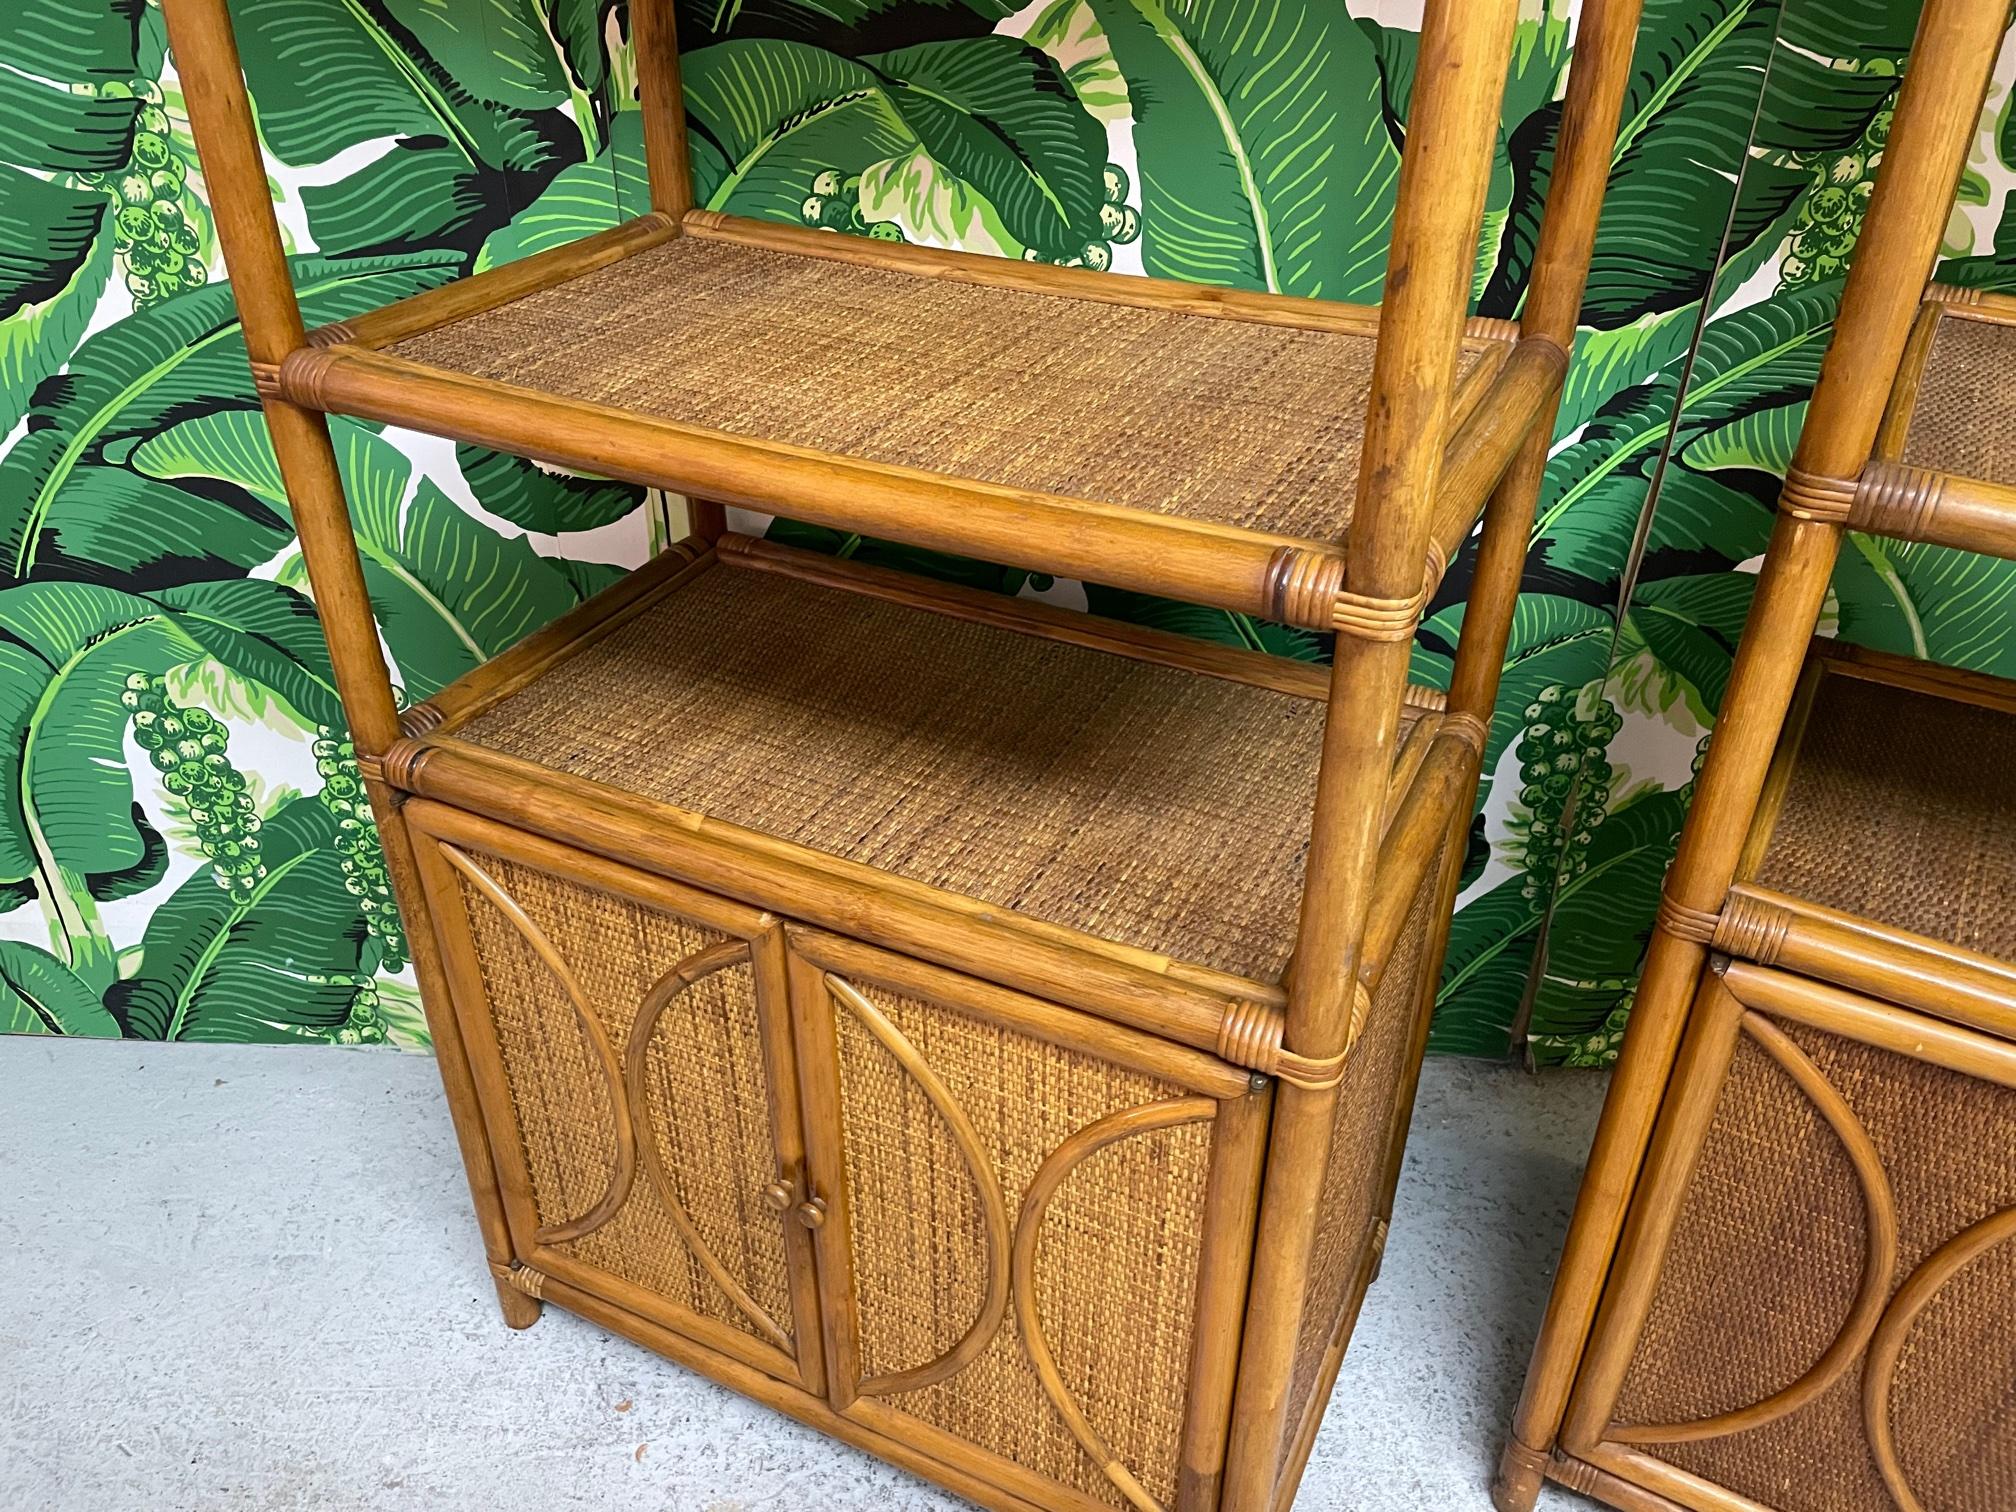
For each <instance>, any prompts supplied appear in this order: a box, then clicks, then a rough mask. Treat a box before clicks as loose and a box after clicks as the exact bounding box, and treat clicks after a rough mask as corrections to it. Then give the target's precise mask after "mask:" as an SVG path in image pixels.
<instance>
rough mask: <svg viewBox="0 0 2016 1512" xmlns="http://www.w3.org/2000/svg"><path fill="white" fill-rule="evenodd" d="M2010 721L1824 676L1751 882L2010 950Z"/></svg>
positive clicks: (2013, 725)
mask: <svg viewBox="0 0 2016 1512" xmlns="http://www.w3.org/2000/svg"><path fill="white" fill-rule="evenodd" d="M2012 773H2016V720H2012V719H2011V718H2010V717H2009V716H2008V715H2007V714H2004V713H1999V712H1996V711H1994V710H1991V709H1983V708H1978V707H1975V706H1973V705H1970V704H1963V703H1958V702H1955V701H1953V700H1951V699H1945V698H1940V697H1936V696H1934V695H1932V694H1929V693H1921V692H1916V691H1913V690H1910V689H1903V688H1894V687H1889V686H1886V685H1884V684H1880V683H1876V682H1871V681H1869V680H1867V679H1865V678H1859V677H1851V676H1847V675H1845V674H1835V675H1829V676H1826V677H1823V678H1822V679H1821V682H1820V687H1819V690H1818V692H1817V694H1816V695H1815V698H1814V702H1813V709H1812V713H1811V715H1810V717H1809V718H1808V720H1807V724H1806V733H1805V737H1804V739H1803V740H1802V741H1801V742H1800V746H1799V756H1798V763H1797V766H1796V767H1795V768H1794V770H1793V774H1792V780H1791V784H1790V786H1789V787H1788V789H1787V791H1786V796H1785V805H1784V809H1783V812H1782V814H1781V815H1780V818H1779V820H1778V825H1777V828H1776V830H1775V831H1774V832H1773V834H1772V836H1771V843H1770V847H1769V850H1768V851H1767V853H1766V855H1765V857H1764V861H1763V863H1762V865H1761V867H1760V868H1759V871H1758V880H1759V881H1760V882H1761V883H1763V884H1764V885H1765V886H1767V887H1773V888H1777V889H1779V890H1781V891H1783V892H1787V893H1791V894H1793V895H1794V896H1797V897H1801V898H1806V899H1809V900H1811V901H1813V902H1815V903H1821V904H1824V905H1826V906H1828V907H1830V908H1839V909H1844V910H1846V911H1847V912H1849V913H1854V914H1859V915H1861V916H1863V917H1865V918H1869V919H1873V920H1875V921H1876V922H1878V923H1880V924H1888V925H1891V926H1893V927H1895V928H1899V929H1908V930H1912V931H1914V932H1916V933H1918V934H1922V935H1927V936H1930V937H1931V938H1933V939H1938V940H1945V941H1947V942H1949V943H1951V944H1954V945H1960V946H1964V947H1966V948H1968V949H1970V950H1979V951H1984V952H1986V953H1988V954H1990V955H1995V956H2000V957H2003V958H2004V959H2010V958H2016V906H2012V904H2011V900H2012V899H2016V781H2011V774H2012Z"/></svg>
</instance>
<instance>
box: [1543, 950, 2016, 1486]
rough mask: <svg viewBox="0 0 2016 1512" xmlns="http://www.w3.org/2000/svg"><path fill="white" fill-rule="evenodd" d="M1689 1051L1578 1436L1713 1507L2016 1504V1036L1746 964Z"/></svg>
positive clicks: (1610, 1295) (1625, 1257) (1633, 1472)
mask: <svg viewBox="0 0 2016 1512" xmlns="http://www.w3.org/2000/svg"><path fill="white" fill-rule="evenodd" d="M1685 1054H1686V1056H1687V1057H1688V1060H1687V1063H1686V1065H1685V1067H1684V1068H1683V1071H1682V1072H1681V1073H1678V1074H1676V1077H1675V1083H1674V1085H1675V1088H1676V1090H1675V1092H1674V1094H1673V1095H1672V1097H1670V1098H1669V1100H1668V1104H1667V1106H1666V1107H1665V1108H1664V1109H1662V1110H1661V1114H1660V1123H1661V1127H1660V1133H1659V1136H1658V1139H1657V1141H1656V1142H1655V1145H1654V1147H1653V1152H1652V1155H1651V1157H1650V1163H1649V1164H1648V1167H1647V1173H1646V1177H1645V1179H1644V1181H1643V1183H1642V1184H1641V1189H1640V1190H1641V1196H1640V1199H1639V1201H1638V1204H1637V1206H1636V1208H1635V1209H1634V1211H1633V1214H1632V1217H1631V1222H1630V1226H1629V1228H1628V1229H1627V1231H1626V1234H1625V1239H1624V1245H1623V1248H1622V1250H1621V1251H1620V1257H1619V1260H1618V1263H1617V1268H1616V1270H1615V1271H1614V1272H1613V1273H1612V1277H1611V1281H1610V1286H1609V1289H1608V1291H1607V1293H1606V1296H1605V1301H1604V1307H1603V1312H1602V1314H1601V1317H1600V1318H1599V1322H1598V1326H1597V1332H1596V1335H1595V1337H1594V1339H1593V1341H1592V1344H1591V1347H1590V1353H1589V1355H1588V1357H1587V1360H1586V1362H1585V1365H1584V1369H1583V1375H1582V1379H1581V1382H1580V1384H1579V1385H1578V1388H1577V1396H1576V1400H1575V1402H1574V1404H1573V1405H1572V1406H1571V1409H1570V1413H1569V1420H1568V1423H1567V1425H1566V1427H1565V1428H1564V1431H1563V1434H1562V1444H1563V1447H1564V1449H1565V1450H1566V1451H1567V1453H1568V1454H1569V1455H1571V1456H1573V1457H1574V1459H1576V1460H1579V1461H1581V1462H1583V1463H1584V1464H1587V1465H1592V1466H1595V1467H1597V1468H1598V1469H1600V1470H1602V1471H1607V1472H1608V1473H1609V1474H1611V1475H1615V1476H1620V1477H1622V1478H1623V1479H1625V1480H1627V1481H1630V1482H1632V1483H1634V1484H1636V1485H1639V1486H1644V1487H1648V1488H1650V1489H1651V1490H1653V1491H1655V1492H1658V1493H1660V1494H1661V1495H1663V1496H1664V1497H1666V1498H1667V1499H1668V1500H1669V1501H1670V1502H1671V1503H1673V1504H1675V1505H1680V1506H1686V1507H1698V1508H1703V1509H1712V1512H1729V1509H1731V1508H1739V1509H1740V1508H1747V1507H1764V1508H1770V1509H1772V1512H1889V1509H1892V1508H1898V1509H1903V1512H2008V1509H2009V1508H2010V1507H2011V1506H2012V1505H2016V1325H2012V1322H2011V1319H2012V1317H2016V1045H2010V1044H2007V1043H2005V1042H2003V1041H2000V1040H1997V1039H1994V1038H1991V1037H1989V1036H1986V1035H1982V1034H1977V1033H1974V1032H1972V1031H1971V1030H1967V1029H1961V1028H1956V1027H1954V1026H1952V1025H1949V1024H1944V1023H1940V1022H1937V1021H1934V1020H1930V1019H1925V1018H1920V1017H1918V1016H1916V1015H1913V1014H1910V1013H1906V1012H1904V1011H1903V1010H1901V1009H1897V1008H1894V1007H1892V1006H1890V1005H1887V1004H1883V1003H1878V1002H1875V1001H1873V1000H1871V999H1868V998H1864V997H1860V996H1858V995H1856V994H1853V993H1848V992H1844V991H1841V990H1839V989H1836V988H1833V987H1828V986H1823V985H1821V984H1818V983H1815V982H1812V981H1809V980H1807V979H1804V978H1800V977H1795V976H1790V975H1788V974H1784V973H1780V972H1774V971H1769V970H1766V969H1764V968H1761V967H1756V966H1751V965H1746V964H1740V963H1739V964H1737V965H1733V966H1731V967H1729V968H1728V969H1727V971H1726V973H1725V974H1724V975H1723V976H1721V977H1720V979H1719V980H1718V979H1715V978H1712V977H1711V979H1710V981H1709V983H1708V985H1707V986H1706V987H1705V988H1704V990H1703V993H1702V997H1701V1000H1700V1002H1699V1003H1698V1004H1697V1006H1696V1010H1695V1022H1694V1027H1693V1028H1692V1029H1691V1030H1690V1041H1689V1044H1688V1046H1687V1049H1686V1051H1685ZM1564 1478H1567V1479H1570V1480H1571V1481H1572V1478H1573V1477H1572V1475H1571V1476H1565V1477H1564ZM1732 1494H1733V1496H1734V1497H1735V1498H1736V1499H1735V1500H1731V1499H1730V1498H1731V1496H1732Z"/></svg>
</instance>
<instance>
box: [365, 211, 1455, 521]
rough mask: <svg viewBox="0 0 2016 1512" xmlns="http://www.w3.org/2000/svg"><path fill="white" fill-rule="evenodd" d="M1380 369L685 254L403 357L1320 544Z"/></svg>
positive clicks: (1027, 301)
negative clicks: (1374, 370)
mask: <svg viewBox="0 0 2016 1512" xmlns="http://www.w3.org/2000/svg"><path fill="white" fill-rule="evenodd" d="M1373 347H1374V342H1373V339H1372V338H1371V337H1369V336H1357V335H1342V334H1335V333H1331V332H1319V331H1305V330H1293V329H1288V328H1284V327H1279V326H1268V325H1257V324H1254V323H1251V322H1248V321H1243V320H1227V319H1220V318H1215V317H1203V316H1193V315H1182V314H1175V313H1171V312H1166V311H1157V310H1145V309H1136V308H1131V307H1129V306H1125V305H1112V304H1101V303H1096V302H1091V301H1086V300H1080V299H1072V298H1068V297H1063V296H1058V295H1054V294H1034V293H1024V292H1022V291H1020V290H1014V289H1003V288H986V287H982V286H980V285H977V284H966V283H958V282H954V281H951V280H948V279H939V278H920V277H917V276H915V275H913V274H908V273H901V272H892V271H888V270H884V269H877V268H865V267H854V266H848V265H844V264H840V263H833V262H827V261H825V260H823V259H820V258H812V257H802V256H793V255H791V254H789V253H784V252H773V251H768V250H764V249H761V248H755V247H743V246H736V245H732V244H730V243H726V242H716V241H703V240H699V239H696V238H691V237H686V238H681V239H679V240H676V241H672V242H668V243H666V244H665V245H663V246H660V247H656V248H653V249H652V250H650V251H647V252H642V253H639V254H638V255H636V256H634V257H631V258H628V259H626V260H624V261H623V262H620V263H617V264H615V265H614V266H612V267H608V268H604V269H602V270H601V271H599V272H595V273H590V274H586V275H584V276H582V277H580V278H576V279H573V280H571V281H570V282H568V283H564V284H561V285H559V286H558V287H557V288H552V289H547V290H544V291H542V292H540V293H537V294H533V295H530V296H528V297H526V298H524V299H520V300H518V301H517V302H516V303H513V304H509V305H506V306H504V307H502V308H501V309H496V310H491V311H487V312H484V313H481V314H477V315H472V316H470V317H468V318H467V319H465V320H461V321H457V322H456V323H454V324H452V325H448V326H444V327H442V328H441V329H439V330H435V331H431V332H428V333H426V334H424V335H421V336H415V337H413V338H411V339H409V340H407V341H404V342H401V343H399V344H398V345H396V346H394V347H392V348H391V349H390V350H391V352H392V354H393V355H395V356H398V357H403V358H406V359H408V360H410V361H413V362H418V363H424V364H426V365H427V366H430V367H436V368H443V369H447V370H450V371H453V372H457V373H466V374H471V375H474V376H476V377H479V378H487V379H494V380H497V381H500V382H504V383H511V384H517V385H519V386H521V387H526V388H532V389H536V390H540V391H542V392H545V393H552V394H558V395H561V396H563V397H565V398H568V399H576V400H585V401H586V402H588V403H591V404H598V405H604V406H607V407H610V408H616V409H625V410H630V411H634V412H639V413H642V414H646V415H650V416H653V417H656V418H660V419H666V420H676V421H680V422H683V423H686V424H691V425H698V426H703V427H706V428H707V429H710V430H717V431H727V432H730V433H733V434H736V435H741V436H748V437H756V438H762V439H768V440H774V441H781V442H788V443H790V444H791V445H794V446H801V447H807V448H810V449H812V450H815V451H821V452H825V453H827V454H829V455H834V456H845V457H858V458H863V459H866V460H868V461H872V462H879V463H893V464H899V465H902V466H906V467H915V468H923V469H926V470H928V471H931V472H936V473H944V474H950V475H952V476H955V477H962V478H971V479H975V480H978V481H981V482H986V483H997V484H1006V485H1008V486H1010V487H1015V488H1025V489H1034V490H1037V491H1039V492H1044V493H1055V494H1063V495H1066V496H1069V497H1072V498H1080V499H1089V500H1094V501H1097V502H1101V503H1109V504H1119V505H1124V506H1127V507H1130V508H1134V509H1141V510H1149V511H1153V512H1156V513H1159V514H1169V515H1183V516H1187V517H1189V518H1191V519H1198V520H1211V521H1217V522H1221V523H1225V524H1232V525H1241V526H1247V527H1251V528H1255V529H1263V530H1271V531H1278V532H1281V533H1283V534H1289V535H1300V536H1307V537H1314V538H1318V539H1324V540H1329V539H1335V538H1337V537H1339V536H1341V535H1342V534H1343V531H1344V528H1345V526H1346V525H1347V524H1348V523H1349V521H1350V511H1351V500H1352V498H1353V496H1354V491H1355V488H1356V485H1357V479H1358V459H1359V450H1360V445H1361V443H1362V441H1363V432H1364V421H1365V395H1366V392H1367V390H1368V388H1369V386H1370V382H1371V375H1372V353H1373ZM1475 361H1476V357H1475V354H1474V353H1466V354H1465V356H1464V359H1463V363H1464V370H1465V371H1466V372H1467V371H1468V369H1469V367H1470V366H1471V365H1472V364H1474V362H1475Z"/></svg>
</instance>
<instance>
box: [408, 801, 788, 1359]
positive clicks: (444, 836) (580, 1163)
mask: <svg viewBox="0 0 2016 1512" xmlns="http://www.w3.org/2000/svg"><path fill="white" fill-rule="evenodd" d="M406 813H407V816H408V819H409V822H410V824H411V827H412V829H413V833H414V839H415V841H416V849H417V850H418V853H419V857H420V864H421V872H422V880H423V882H424V884H425V887H426V892H427V897H428V901H429V904H430V907H431V911H432V913H433V918H434V925H435V930H436V933H437V934H438V935H439V937H440V941H441V946H442V952H443V960H444V965H445V967H446V969H447V973H448V977H449V981H450V985H451V990H452V994H453V997H454V1000H455V1011H456V1014H457V1017H458V1021H459V1022H460V1024H461V1026H462V1032H463V1035H464V1037H465V1038H466V1039H467V1041H468V1044H469V1053H470V1060H471V1064H472V1068H473V1069H474V1071H475V1074H476V1080H477V1089H478V1095H479V1097H480V1099H481V1102H482V1105H483V1114H484V1119H485V1122H486V1124H487V1126H488V1128H489V1131H490V1138H491V1144H492V1148H493V1150H494V1152H495V1155H496V1159H497V1163H498V1175H499V1180H500V1184H501V1185H502V1187H503V1191H504V1197H505V1206H506V1210H507V1215H508V1217H509V1220H510V1224H511V1229H512V1238H513V1242H514V1244H515V1246H516V1248H517V1251H518V1257H519V1259H520V1260H521V1261H523V1262H524V1263H525V1264H527V1265H530V1266H533V1267H535V1268H537V1269H538V1270H540V1271H543V1272H545V1273H546V1274H548V1275H551V1276H554V1277H556V1278H558V1279H560V1280H563V1281H567V1282H569V1283H570V1284H572V1285H575V1286H578V1287H580V1288H581V1289H583V1290H584V1291H588V1292H592V1293H594V1294H595V1295H597V1296H599V1297H602V1298H604V1299H605V1300H607V1301H610V1302H613V1303H616V1304H617V1305H619V1306H622V1307H624V1308H627V1309H629V1310H630V1311H632V1312H635V1313H637V1314H638V1315H640V1316H642V1317H645V1318H648V1319H650V1320H651V1321H653V1322H656V1323H660V1324H663V1325H664V1326H666V1327H668V1328H672V1329H675V1330H677V1331H679V1332H681V1333H683V1334H685V1335H687V1336H688V1337H689V1338H692V1339H694V1340H696V1341H697V1342H699V1343H702V1344H705V1345H707V1346H709V1347H711V1348H713V1349H716V1350H718V1351H720V1352H721V1353H723V1354H726V1355H729V1356H731V1357H733V1358H735V1359H738V1360H740V1361H742V1362H743V1363H745V1364H749V1365H753V1366H755V1367H756V1368H758V1369H760V1370H764V1371H767V1372H769V1373H770V1374H772V1375H775V1376H777V1377H779V1378H781V1379H784V1380H788V1381H793V1382H796V1383H798V1384H801V1385H803V1386H804V1387H806V1389H808V1390H812V1391H819V1390H821V1389H822V1388H823V1373H822V1366H821V1351H820V1342H819V1327H818V1304H817V1284H816V1276H815V1273H814V1270H813V1261H812V1254H811V1245H810V1239H809V1235H808V1232H807V1230H806V1229H805V1228H804V1227H802V1226H801V1225H800V1224H799V1223H797V1222H796V1221H794V1219H793V1217H792V1215H791V1213H790V1211H789V1210H790V1208H791V1207H792V1205H793V1204H792V1202H791V1201H790V1200H788V1198H789V1194H791V1193H793V1192H796V1191H797V1190H799V1189H800V1188H801V1187H802V1186H803V1184H804V1139H803V1134H802V1126H801V1123H800V1120H799V1113H798V1104H797V1093H796V1075H795V1070H794V1066H793V1050H792V1044H791V1033H790V1026H789V1017H788V1005H787V1002H786V996H785V965H784V944H783V935H782V931H781V929H780V927H779V925H778V923H777V921H776V920H775V919H774V918H772V917H771V916H770V915H767V914H763V913H759V912H758V911H756V910H755V909H751V908H746V907H743V906H741V905H739V904H735V903H730V902H728V901H725V900H723V899H720V898H716V897H713V896H711V895H709V894H706V893H701V892H697V891H695V890H694V889H692V888H688V887H683V886H680V885H678V884H675V883H671V882H667V881H664V880H662V879H660V878H656V877H650V876H645V875H643V874H641V873H636V872H631V871H628V870H626V869H624V868H622V867H618V866H615V865H613V864H611V863H608V862H605V861H603V860H601V859H599V858H597V857H593V856H589V855H586V854H584V853H581V852H578V851H574V850H571V849H569V848H567V847H565V846H561V845H556V844H553V843H552V842H550V841H546V840H541V839H537V838H534V837H532V836H529V835H526V834H523V833H522V832H519V831H515V830H512V829H509V828H506V827H504V826H502V825H498V824H494V823H491V822H489V821H487V820H482V819H477V818H474V817H472V816H470V815H468V814H465V813H462V812H460V811H458V810H454V809H449V808H445V807H443V806H441V805H438V804H432V803H426V802H419V801H416V802H413V803H410V804H408V806H407V809H406Z"/></svg>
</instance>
